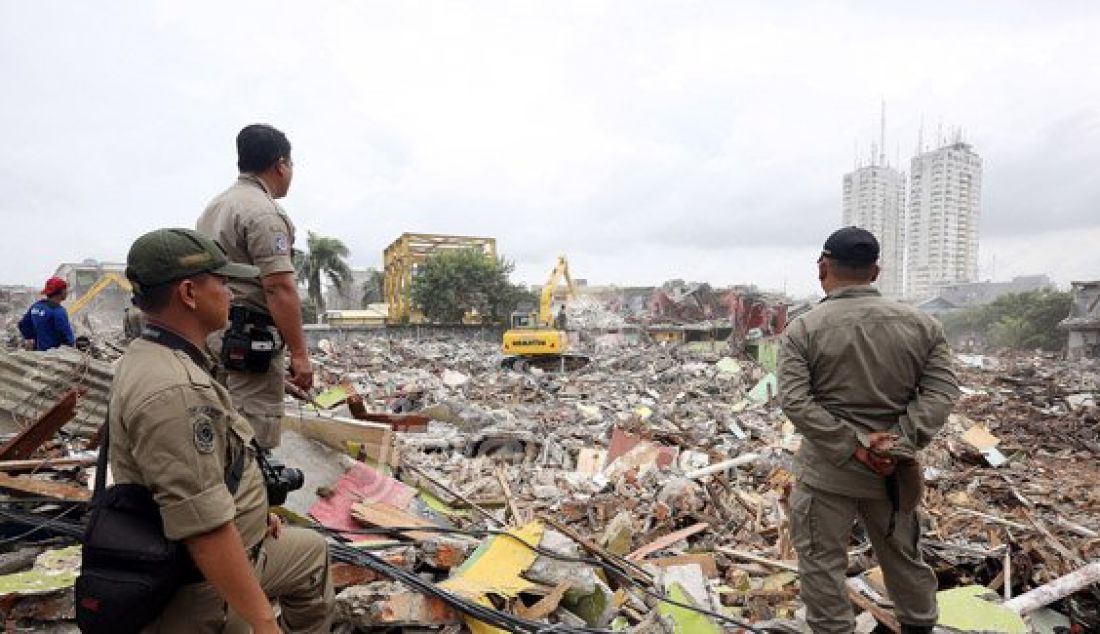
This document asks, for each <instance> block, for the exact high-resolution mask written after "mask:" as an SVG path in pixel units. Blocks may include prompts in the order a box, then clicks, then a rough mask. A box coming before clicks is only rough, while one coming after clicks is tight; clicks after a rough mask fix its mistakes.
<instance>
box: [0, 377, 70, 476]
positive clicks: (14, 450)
mask: <svg viewBox="0 0 1100 634" xmlns="http://www.w3.org/2000/svg"><path fill="white" fill-rule="evenodd" d="M80 394H81V391H80V390H77V389H73V390H69V391H68V392H66V393H65V394H64V395H63V396H62V397H61V398H60V399H58V401H57V403H56V404H55V405H54V406H53V407H51V408H50V409H49V410H48V411H47V412H46V413H45V414H43V415H42V416H40V417H39V418H38V420H36V421H35V422H34V423H33V424H31V426H30V427H28V428H26V429H24V430H23V431H21V432H19V434H17V435H16V436H15V437H14V438H12V439H11V440H9V441H8V442H6V443H4V446H2V447H0V459H3V460H26V459H27V458H30V457H31V455H32V454H33V453H34V452H35V450H37V449H38V448H39V447H41V446H42V445H43V443H45V442H46V441H47V440H49V439H50V438H53V437H54V436H55V435H56V434H57V432H58V430H60V429H61V428H62V427H64V426H65V423H67V422H69V421H70V420H72V419H73V416H75V415H76V402H77V399H78V398H79V397H80Z"/></svg>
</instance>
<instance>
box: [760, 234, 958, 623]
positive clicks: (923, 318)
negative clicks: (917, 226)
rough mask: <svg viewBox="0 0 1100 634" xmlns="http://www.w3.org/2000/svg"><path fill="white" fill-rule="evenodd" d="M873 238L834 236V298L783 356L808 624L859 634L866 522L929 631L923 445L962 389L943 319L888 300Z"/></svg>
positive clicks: (931, 579) (830, 281)
mask: <svg viewBox="0 0 1100 634" xmlns="http://www.w3.org/2000/svg"><path fill="white" fill-rule="evenodd" d="M878 256H879V245H878V241H877V240H876V239H875V237H874V235H872V234H871V233H870V232H868V231H866V230H864V229H860V228H857V227H845V228H843V229H840V230H838V231H836V232H834V233H833V234H832V235H830V236H829V238H828V239H827V240H826V241H825V245H824V246H823V248H822V251H821V257H819V258H818V261H817V268H818V280H819V281H820V282H821V288H822V289H823V290H824V291H825V293H826V297H825V299H824V300H822V301H821V303H820V304H818V305H817V306H815V307H814V308H813V310H811V311H810V312H808V313H806V314H804V315H802V316H800V317H799V318H798V319H796V320H794V321H793V322H791V324H790V325H789V326H787V328H786V330H785V331H784V333H783V336H782V339H781V342H780V352H779V395H780V400H781V403H782V406H783V412H784V413H785V414H786V415H787V417H788V418H789V419H790V421H791V423H792V424H794V426H795V428H796V429H797V430H798V431H799V432H800V433H801V434H802V437H803V439H802V444H801V446H800V447H799V451H798V455H797V457H796V460H795V475H796V479H797V480H796V482H795V485H794V488H793V490H792V491H791V495H790V511H791V535H792V538H793V541H794V545H795V549H796V550H797V552H798V560H799V561H798V566H799V574H800V577H801V583H800V585H801V593H802V600H803V602H804V603H805V604H806V620H807V622H808V623H809V625H810V627H811V628H812V629H813V631H814V632H815V633H816V634H823V633H830V632H845V633H849V632H851V631H852V630H853V628H854V624H855V621H854V619H853V616H852V608H851V604H850V603H849V601H848V592H847V587H846V585H845V575H844V573H845V570H846V569H847V566H848V554H847V553H848V543H849V540H850V538H851V531H852V523H853V522H854V521H855V520H856V519H857V518H858V519H859V521H860V523H861V524H862V525H863V528H864V530H865V531H866V534H867V537H868V538H869V539H870V541H871V546H872V547H873V549H874V552H875V557H876V558H877V559H878V562H879V565H881V566H882V571H883V576H884V578H885V582H886V587H887V590H888V591H889V593H890V599H891V600H892V601H893V603H894V610H895V612H896V613H897V618H898V621H899V622H900V623H901V626H902V632H904V633H906V634H917V633H921V632H931V631H932V628H933V626H934V625H935V624H936V620H937V617H938V612H937V607H936V575H935V574H934V573H933V571H932V569H931V568H930V567H929V566H928V565H927V564H925V563H924V562H923V561H922V559H921V554H920V550H919V548H918V545H917V542H918V539H919V535H920V525H919V523H918V518H917V514H916V507H917V505H918V504H919V500H920V493H921V488H920V487H921V481H920V478H921V475H920V467H919V465H918V464H917V462H916V459H915V458H916V453H917V451H918V450H920V449H922V448H923V447H925V446H926V445H927V444H928V443H929V442H930V441H931V440H932V437H933V436H935V434H936V433H937V432H938V431H939V429H940V428H941V427H942V426H943V424H944V423H945V422H946V421H947V416H948V414H949V413H950V412H951V408H952V407H953V406H954V403H955V401H956V400H957V399H958V397H959V388H958V383H957V381H956V379H955V375H954V373H953V371H952V368H951V351H950V349H949V348H948V345H947V341H946V339H945V338H944V334H943V328H942V327H941V326H940V324H939V322H937V321H936V320H934V319H932V318H931V317H929V316H927V315H925V314H924V313H921V312H920V311H918V310H916V309H914V308H912V307H910V306H906V305H905V304H901V303H898V302H892V301H888V300H886V299H884V298H883V297H882V296H881V295H879V292H878V290H877V289H875V288H874V287H873V286H872V285H871V284H872V283H873V282H874V281H875V280H876V279H877V278H878V273H879V267H878V263H877V261H878Z"/></svg>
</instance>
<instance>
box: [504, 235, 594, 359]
mask: <svg viewBox="0 0 1100 634" xmlns="http://www.w3.org/2000/svg"><path fill="white" fill-rule="evenodd" d="M563 278H564V279H565V288H566V291H565V292H566V299H567V300H569V299H573V298H575V297H576V295H577V287H576V286H574V284H573V278H572V277H570V275H569V262H567V261H566V259H565V256H564V255H561V256H558V263H557V265H556V266H555V267H554V270H553V271H552V272H551V273H550V279H549V280H547V282H546V285H545V286H543V287H542V292H541V293H540V295H539V310H538V312H537V313H523V312H515V313H512V321H511V327H510V328H509V329H508V331H507V332H505V333H504V347H503V352H504V359H502V360H501V362H500V365H501V367H504V368H511V369H514V370H518V371H521V372H522V371H524V370H526V369H527V368H530V367H537V368H540V369H542V370H546V371H549V372H552V371H555V370H561V371H568V370H576V369H577V368H581V367H583V366H585V365H587V364H588V361H589V359H588V357H587V356H585V355H582V354H572V353H570V352H569V334H568V333H567V332H566V331H565V323H564V322H565V307H564V306H563V307H562V310H561V314H559V316H558V318H557V319H555V317H554V314H553V303H554V292H555V291H556V290H557V288H558V282H559V281H560V280H562V279H563Z"/></svg>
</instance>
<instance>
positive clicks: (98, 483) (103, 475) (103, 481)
mask: <svg viewBox="0 0 1100 634" xmlns="http://www.w3.org/2000/svg"><path fill="white" fill-rule="evenodd" d="M252 444H253V446H254V447H256V450H257V451H259V448H260V446H259V445H257V444H256V441H255V440H253V441H252ZM110 449H111V408H110V407H109V406H108V407H107V420H106V421H105V422H104V423H103V440H102V441H101V442H100V443H99V456H98V457H96V460H95V489H93V490H92V499H93V500H94V499H96V498H98V497H99V496H100V495H101V494H102V493H103V489H105V488H107V454H108V453H109V452H110ZM247 455H248V447H241V453H240V454H238V455H237V458H236V459H235V460H233V463H232V464H230V465H229V467H228V468H226V470H225V488H227V489H229V495H237V489H239V488H240V486H241V478H243V477H244V457H245V456H247Z"/></svg>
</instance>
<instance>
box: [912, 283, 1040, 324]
mask: <svg viewBox="0 0 1100 634" xmlns="http://www.w3.org/2000/svg"><path fill="white" fill-rule="evenodd" d="M1054 288H1055V286H1054V282H1052V281H1051V279H1050V278H1049V277H1047V276H1046V275H1023V276H1018V277H1014V278H1012V281H1011V282H969V283H966V284H951V285H948V286H944V287H942V288H940V289H939V290H938V292H937V293H936V295H935V296H934V297H932V298H930V299H926V300H924V301H923V302H921V303H919V304H917V307H918V308H920V309H921V310H923V311H924V312H926V313H929V314H932V315H941V314H945V313H951V312H955V311H957V310H963V309H966V308H973V307H975V306H985V305H986V304H989V303H992V302H993V301H994V300H995V299H997V298H998V297H1001V296H1002V295H1008V294H1011V293H1027V292H1029V291H1041V290H1054Z"/></svg>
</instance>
